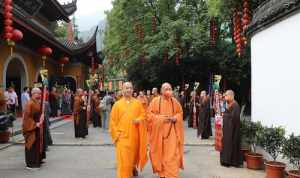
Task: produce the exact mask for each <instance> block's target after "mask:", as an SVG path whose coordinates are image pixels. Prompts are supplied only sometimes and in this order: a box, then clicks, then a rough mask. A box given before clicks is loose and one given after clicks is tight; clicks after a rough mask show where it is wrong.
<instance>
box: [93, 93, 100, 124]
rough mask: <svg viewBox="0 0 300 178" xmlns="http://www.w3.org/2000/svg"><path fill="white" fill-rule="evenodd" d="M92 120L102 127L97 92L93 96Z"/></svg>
mask: <svg viewBox="0 0 300 178" xmlns="http://www.w3.org/2000/svg"><path fill="white" fill-rule="evenodd" d="M91 105H92V106H91V107H92V108H91V109H92V121H93V126H94V127H101V117H100V108H99V105H100V99H99V97H98V95H97V94H94V95H93V96H92V103H91Z"/></svg>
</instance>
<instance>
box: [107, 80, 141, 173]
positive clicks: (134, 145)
mask: <svg viewBox="0 0 300 178" xmlns="http://www.w3.org/2000/svg"><path fill="white" fill-rule="evenodd" d="M132 93H133V87H132V84H131V83H130V82H126V83H124V85H123V97H122V98H121V99H120V100H119V101H117V102H116V103H115V104H114V106H113V108H112V111H111V115H110V124H109V131H110V134H111V137H112V140H113V143H114V144H115V146H116V157H117V178H131V177H132V176H136V175H137V170H136V168H137V167H139V168H140V170H141V171H142V169H143V168H144V166H145V164H146V162H147V131H146V127H145V120H144V117H145V110H144V108H143V106H142V104H141V103H140V102H139V101H138V100H137V99H135V98H133V97H132Z"/></svg>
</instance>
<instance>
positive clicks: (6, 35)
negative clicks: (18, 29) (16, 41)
mask: <svg viewBox="0 0 300 178" xmlns="http://www.w3.org/2000/svg"><path fill="white" fill-rule="evenodd" d="M12 37H13V34H12V33H5V34H4V38H5V39H6V40H9V39H11V38H12Z"/></svg>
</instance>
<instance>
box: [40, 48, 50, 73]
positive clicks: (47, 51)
mask: <svg viewBox="0 0 300 178" xmlns="http://www.w3.org/2000/svg"><path fill="white" fill-rule="evenodd" d="M38 53H40V54H41V55H42V59H43V68H45V65H46V59H47V56H51V54H52V49H51V48H50V47H47V46H42V47H40V48H39V49H38Z"/></svg>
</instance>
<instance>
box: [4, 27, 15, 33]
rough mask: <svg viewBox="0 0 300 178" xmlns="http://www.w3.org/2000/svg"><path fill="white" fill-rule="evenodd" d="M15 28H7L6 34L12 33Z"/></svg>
mask: <svg viewBox="0 0 300 178" xmlns="http://www.w3.org/2000/svg"><path fill="white" fill-rule="evenodd" d="M13 30H14V28H13V27H12V26H5V27H4V33H12V32H13Z"/></svg>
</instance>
